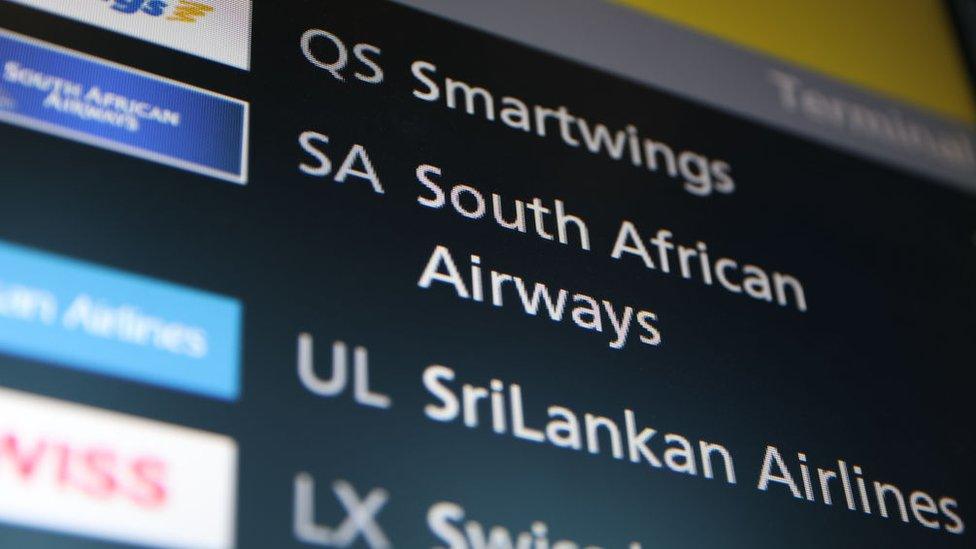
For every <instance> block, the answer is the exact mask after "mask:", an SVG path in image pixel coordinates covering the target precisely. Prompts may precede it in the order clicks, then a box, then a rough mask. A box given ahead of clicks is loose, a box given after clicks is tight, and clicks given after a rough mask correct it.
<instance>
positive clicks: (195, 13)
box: [100, 0, 214, 23]
mask: <svg viewBox="0 0 976 549" xmlns="http://www.w3.org/2000/svg"><path fill="white" fill-rule="evenodd" d="M100 1H101V2H107V3H108V6H109V8H110V9H112V10H115V11H117V12H119V13H124V14H126V15H136V14H142V15H146V16H150V17H161V18H163V19H165V20H166V21H176V22H178V23H196V22H197V21H199V20H200V19H203V18H204V17H206V16H207V15H208V14H209V13H211V12H213V11H214V6H213V5H211V4H208V3H206V2H197V1H195V0H175V1H174V0H100Z"/></svg>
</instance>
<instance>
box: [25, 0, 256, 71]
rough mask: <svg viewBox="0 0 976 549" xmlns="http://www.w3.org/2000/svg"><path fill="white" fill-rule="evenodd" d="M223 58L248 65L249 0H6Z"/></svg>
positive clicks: (156, 42) (201, 54)
mask: <svg viewBox="0 0 976 549" xmlns="http://www.w3.org/2000/svg"><path fill="white" fill-rule="evenodd" d="M10 1H11V2H16V3H18V4H24V5H25V6H31V7H34V8H38V9H41V10H44V11H49V12H51V13H54V14H57V15H61V16H63V17H68V18H70V19H74V20H76V21H81V22H83V23H88V24H89V25H95V26H96V27H101V28H103V29H108V30H111V31H115V32H118V33H121V34H125V35H128V36H132V37H134V38H139V39H142V40H146V41H148V42H152V43H154V44H159V45H161V46H166V47H169V48H173V49H176V50H180V51H184V52H186V53H190V54H193V55H198V56H200V57H203V58H206V59H210V60H213V61H218V62H220V63H225V64H227V65H230V66H232V67H237V68H239V69H244V70H249V69H250V68H251V0H10Z"/></svg>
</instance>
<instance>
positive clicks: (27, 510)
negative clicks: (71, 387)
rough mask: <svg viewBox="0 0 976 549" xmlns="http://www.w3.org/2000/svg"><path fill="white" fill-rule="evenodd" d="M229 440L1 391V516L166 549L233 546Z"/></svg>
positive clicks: (233, 458)
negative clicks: (174, 548)
mask: <svg viewBox="0 0 976 549" xmlns="http://www.w3.org/2000/svg"><path fill="white" fill-rule="evenodd" d="M236 477H237V444H236V443H235V442H234V440H233V439H231V438H229V437H226V436H223V435H217V434H213V433H207V432H204V431H198V430H194V429H188V428H186V427H179V426H176V425H170V424H166V423H161V422H158V421H152V420H148V419H142V418H138V417H135V416H129V415H125V414H120V413H117V412H109V411H106V410H100V409H97V408H92V407H88V406H82V405H79V404H72V403H68V402H64V401H61V400H55V399H51V398H46V397H39V396H33V395H30V394H27V393H22V392H19V391H12V390H9V389H0V520H3V521H6V522H11V523H16V524H20V525H25V526H32V527H37V528H45V529H52V530H58V531H63V532H70V533H75V534H82V535H88V536H93V537H99V538H104V539H112V540H116V541H122V542H127V543H136V544H142V545H154V546H167V547H199V548H224V547H231V546H233V545H234V533H235V512H236V492H237V489H236V482H237V481H236Z"/></svg>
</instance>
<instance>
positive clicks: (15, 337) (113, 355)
mask: <svg viewBox="0 0 976 549" xmlns="http://www.w3.org/2000/svg"><path fill="white" fill-rule="evenodd" d="M240 325H241V304H240V302H238V301H237V300H235V299H232V298H229V297H224V296H220V295H216V294H211V293H207V292H202V291H199V290H194V289H191V288H187V287H184V286H178V285H175V284H170V283H167V282H163V281H159V280H155V279H152V278H147V277H144V276H140V275H135V274H130V273H126V272H123V271H118V270H115V269H110V268H106V267H100V266H96V265H92V264H89V263H84V262H81V261H77V260H73V259H68V258H63V257H59V256H55V255H51V254H47V253H44V252H39V251H36V250H32V249H30V248H24V247H20V246H15V245H11V244H7V243H3V242H0V352H6V353H9V354H13V355H18V356H23V357H26V358H30V359H34V360H40V361H45V362H50V363H53V364H55V365H59V366H65V367H70V368H75V369H79V370H85V371H89V372H95V373H99V374H105V375H111V376H116V377H121V378H125V379H130V380H134V381H140V382H143V383H149V384H153V385H159V386H163V387H167V388H172V389H179V390H184V391H188V392H192V393H198V394H202V395H206V396H210V397H215V398H220V399H225V400H236V399H237V398H238V396H239V393H240V379H239V378H240V374H239V370H240V366H239V363H240V357H239V355H240V344H241V342H240V330H241V326H240Z"/></svg>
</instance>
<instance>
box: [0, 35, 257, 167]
mask: <svg viewBox="0 0 976 549" xmlns="http://www.w3.org/2000/svg"><path fill="white" fill-rule="evenodd" d="M247 116H248V105H247V103H245V102H243V101H240V100H237V99H233V98H230V97H226V96H222V95H219V94H216V93H214V92H210V91H207V90H203V89H200V88H195V87H192V86H189V85H186V84H181V83H179V82H175V81H172V80H168V79H164V78H162V77H159V76H155V75H151V74H149V73H145V72H141V71H138V70H136V69H132V68H128V67H124V66H122V65H117V64H114V63H110V62H108V61H103V60H99V59H96V58H94V57H90V56H87V55H84V54H81V53H78V52H74V51H72V50H68V49H65V48H61V47H59V46H55V45H53V44H48V43H46V42H41V41H39V40H35V39H32V38H28V37H24V36H21V35H18V34H15V33H12V32H9V31H5V30H3V29H0V120H3V121H6V122H9V123H12V124H17V125H20V126H24V127H27V128H31V129H34V130H37V131H41V132H46V133H51V134H54V135H59V136H61V137H66V138H69V139H73V140H76V141H80V142H83V143H87V144H91V145H94V146H98V147H102V148H106V149H111V150H114V151H119V152H123V153H126V154H130V155H132V156H138V157H140V158H145V159H148V160H152V161H155V162H159V163H162V164H167V165H170V166H175V167H178V168H182V169H186V170H190V171H194V172H197V173H201V174H204V175H208V176H212V177H218V178H220V179H224V180H227V181H231V182H234V183H240V184H244V183H246V182H247V157H246V155H247V151H246V149H247Z"/></svg>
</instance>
